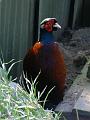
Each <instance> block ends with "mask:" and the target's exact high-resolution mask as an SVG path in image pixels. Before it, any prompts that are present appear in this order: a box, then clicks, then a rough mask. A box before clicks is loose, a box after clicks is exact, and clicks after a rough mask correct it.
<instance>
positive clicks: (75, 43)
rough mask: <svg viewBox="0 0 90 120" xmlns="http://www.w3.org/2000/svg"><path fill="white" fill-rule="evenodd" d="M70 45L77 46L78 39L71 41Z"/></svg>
mask: <svg viewBox="0 0 90 120" xmlns="http://www.w3.org/2000/svg"><path fill="white" fill-rule="evenodd" d="M69 45H70V46H71V47H76V45H77V42H76V41H71V42H70V44H69Z"/></svg>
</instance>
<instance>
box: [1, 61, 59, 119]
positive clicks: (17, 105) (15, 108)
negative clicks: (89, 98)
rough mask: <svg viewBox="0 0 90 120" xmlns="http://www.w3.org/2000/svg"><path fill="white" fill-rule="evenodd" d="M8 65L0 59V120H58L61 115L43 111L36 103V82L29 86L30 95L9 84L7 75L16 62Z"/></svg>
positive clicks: (9, 78) (14, 84)
mask: <svg viewBox="0 0 90 120" xmlns="http://www.w3.org/2000/svg"><path fill="white" fill-rule="evenodd" d="M19 62H20V61H19ZM9 63H12V64H11V65H10V67H9V68H8V70H7V69H6V64H9ZM9 63H4V61H2V60H1V59H0V64H1V65H0V66H1V67H0V120H59V119H60V116H61V113H59V114H56V113H55V112H53V111H51V110H44V108H43V107H42V106H41V105H40V104H39V103H38V98H37V97H36V96H35V91H36V90H35V86H34V84H35V81H36V80H35V81H34V83H32V84H31V90H30V94H28V93H27V92H25V91H24V90H23V89H22V88H21V86H19V84H16V83H14V82H11V81H12V77H11V76H9V77H8V75H9V74H10V71H11V69H12V67H13V65H14V64H16V63H17V62H14V60H11V61H10V62H9ZM39 97H40V96H39ZM44 104H45V103H44Z"/></svg>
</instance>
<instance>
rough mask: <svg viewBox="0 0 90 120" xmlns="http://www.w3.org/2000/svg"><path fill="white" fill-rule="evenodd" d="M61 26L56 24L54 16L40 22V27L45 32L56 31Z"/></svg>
mask: <svg viewBox="0 0 90 120" xmlns="http://www.w3.org/2000/svg"><path fill="white" fill-rule="evenodd" d="M58 28H61V26H60V25H59V24H58V22H57V20H56V18H46V19H44V20H43V21H42V22H41V23H40V29H42V30H45V31H47V32H53V31H56V30H57V29H58Z"/></svg>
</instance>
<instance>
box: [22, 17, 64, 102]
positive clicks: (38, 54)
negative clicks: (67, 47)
mask: <svg viewBox="0 0 90 120" xmlns="http://www.w3.org/2000/svg"><path fill="white" fill-rule="evenodd" d="M58 28H61V26H60V25H59V24H58V22H57V20H56V18H46V19H44V20H43V21H42V22H41V23H40V36H39V40H38V41H37V42H36V43H35V44H34V45H33V47H32V48H31V49H29V50H28V52H27V53H26V55H25V57H24V60H23V71H24V74H25V76H27V78H28V80H30V81H31V77H32V80H34V79H35V78H36V76H37V75H38V73H39V71H40V70H41V73H40V75H39V77H38V79H37V85H36V88H37V90H38V91H40V92H42V91H43V90H44V88H45V87H46V86H47V87H46V90H45V92H44V94H43V95H42V97H41V100H44V99H45V97H46V95H47V94H48V92H49V91H50V90H51V89H52V88H53V87H54V86H55V88H54V89H53V90H52V92H51V93H50V94H49V96H48V98H47V101H50V102H51V103H53V104H58V102H59V101H60V100H62V99H63V94H64V87H65V78H66V65H65V62H64V56H63V53H62V51H61V49H60V45H59V43H58V42H56V41H55V38H54V35H53V31H56V30H57V29H58ZM24 85H25V88H26V90H27V91H28V92H29V90H28V87H27V85H26V82H25V81H24Z"/></svg>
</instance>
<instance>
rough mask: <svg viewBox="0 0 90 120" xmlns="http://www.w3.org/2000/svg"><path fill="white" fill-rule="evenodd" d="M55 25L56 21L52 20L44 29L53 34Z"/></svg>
mask: <svg viewBox="0 0 90 120" xmlns="http://www.w3.org/2000/svg"><path fill="white" fill-rule="evenodd" d="M53 25H54V20H50V21H48V22H47V23H46V24H44V29H45V30H47V31H48V32H52V31H53Z"/></svg>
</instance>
